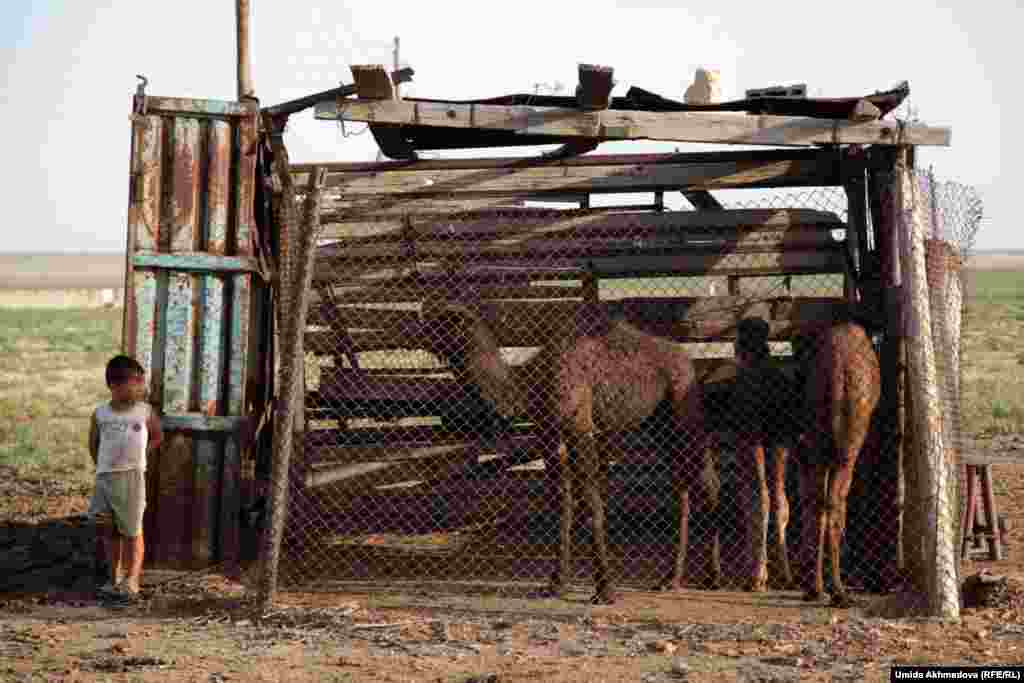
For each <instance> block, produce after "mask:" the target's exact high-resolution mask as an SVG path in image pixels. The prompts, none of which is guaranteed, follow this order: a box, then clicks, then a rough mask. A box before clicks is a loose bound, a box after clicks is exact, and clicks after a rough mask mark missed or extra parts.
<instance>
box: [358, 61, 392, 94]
mask: <svg viewBox="0 0 1024 683" xmlns="http://www.w3.org/2000/svg"><path fill="white" fill-rule="evenodd" d="M352 78H353V79H355V86H356V94H357V95H358V96H359V98H360V99H383V100H390V99H394V98H395V86H394V83H392V81H391V76H390V75H389V74H388V72H387V69H385V68H384V66H383V65H381V64H353V65H352Z"/></svg>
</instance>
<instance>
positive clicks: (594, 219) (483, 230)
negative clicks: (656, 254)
mask: <svg viewBox="0 0 1024 683" xmlns="http://www.w3.org/2000/svg"><path fill="white" fill-rule="evenodd" d="M333 216H334V217H335V218H336V219H339V220H338V221H337V222H336V223H334V224H333V225H334V226H335V227H334V228H333V231H332V234H333V236H334V237H337V238H338V239H339V241H338V242H336V243H334V244H332V245H328V246H325V247H321V249H322V250H325V251H326V252H330V251H335V250H342V249H349V248H354V247H359V246H369V245H372V244H377V245H380V244H387V243H389V242H401V243H402V244H403V245H406V246H411V244H410V240H412V242H414V243H415V244H416V245H417V248H418V247H419V246H420V245H421V244H422V243H424V242H430V241H433V240H438V239H441V240H444V241H445V242H449V243H456V242H461V241H464V240H471V241H479V240H486V239H491V240H500V241H501V243H502V244H511V243H512V242H513V241H518V240H533V241H536V240H540V239H552V240H556V239H567V238H583V237H586V236H588V235H592V236H594V237H598V236H599V237H604V238H610V237H616V236H617V237H624V238H641V237H645V236H646V237H654V236H659V235H660V236H672V237H675V238H678V239H690V238H692V239H695V240H706V239H711V238H721V239H729V238H733V237H735V236H736V235H737V233H739V234H751V233H756V232H763V233H771V232H775V233H796V232H808V231H809V232H817V233H823V234H826V235H827V234H828V233H829V232H831V231H835V230H845V229H846V224H845V223H844V222H843V221H842V220H840V218H839V216H837V215H836V214H834V213H832V212H831V211H817V210H814V209H728V210H726V209H718V210H705V211H631V210H623V209H621V208H618V207H616V208H607V207H595V208H588V209H541V208H526V207H524V208H521V209H513V208H509V209H495V210H484V211H478V212H470V213H460V214H455V215H450V214H449V215H445V214H441V215H436V214H424V215H417V214H405V215H399V216H394V215H387V214H384V215H373V216H369V217H364V216H350V215H348V214H346V213H344V212H334V214H333ZM340 219H344V220H340ZM346 232H347V233H349V234H350V235H351V236H347V235H345V233H346Z"/></svg>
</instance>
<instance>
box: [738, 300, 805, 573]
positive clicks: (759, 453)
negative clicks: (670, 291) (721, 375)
mask: <svg viewBox="0 0 1024 683" xmlns="http://www.w3.org/2000/svg"><path fill="white" fill-rule="evenodd" d="M768 334H769V327H768V323H767V322H765V321H764V320H762V319H760V318H744V319H743V320H741V321H740V324H739V326H738V330H737V339H736V346H735V348H736V366H737V367H736V383H735V385H734V389H733V396H734V400H733V409H734V410H735V411H736V414H735V415H734V417H733V419H734V421H735V422H736V423H737V426H738V427H739V430H738V431H739V434H738V438H737V452H738V453H739V456H740V457H739V464H740V467H741V468H742V470H741V472H742V474H741V476H742V478H743V479H744V480H745V483H746V484H749V485H750V486H751V487H753V491H751V490H750V489H749V488H747V487H743V488H741V489H740V495H741V496H742V500H741V508H742V509H743V510H744V512H745V513H746V515H747V519H746V527H747V529H746V530H747V534H748V549H749V552H750V555H749V560H750V562H751V564H750V573H749V575H748V579H747V583H746V588H747V590H750V591H754V592H760V591H764V590H766V589H767V588H768V519H769V514H770V512H774V513H775V515H774V519H775V526H774V529H773V532H774V534H773V539H772V540H773V544H772V548H773V549H774V550H775V555H776V562H777V566H778V568H779V570H780V573H781V575H782V576H781V579H780V581H779V583H780V584H781V586H780V587H783V588H788V587H790V586H791V585H792V584H793V572H792V569H791V568H790V563H789V548H788V545H787V542H786V529H787V527H788V525H789V500H788V498H787V496H786V464H787V460H788V458H789V452H790V450H791V449H792V448H794V447H795V446H796V443H797V439H798V438H799V437H800V436H801V434H802V433H803V431H804V429H803V428H802V426H801V425H800V423H799V415H800V413H801V411H800V405H801V403H802V401H801V397H800V392H799V388H798V383H797V381H796V380H794V379H793V378H792V377H790V376H789V375H787V374H786V373H785V372H783V371H782V370H781V369H780V368H778V367H777V366H775V365H773V364H772V361H771V359H770V358H771V352H770V349H769V348H768ZM766 451H768V452H770V454H771V457H770V458H768V457H766ZM750 493H753V494H754V495H753V500H750V499H749V498H750Z"/></svg>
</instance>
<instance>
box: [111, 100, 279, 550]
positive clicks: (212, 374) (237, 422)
mask: <svg viewBox="0 0 1024 683" xmlns="http://www.w3.org/2000/svg"><path fill="white" fill-rule="evenodd" d="M133 110H134V115H133V117H132V119H133V123H132V167H131V191H130V208H129V213H128V264H127V271H128V272H127V273H126V302H125V306H126V313H125V333H124V339H123V347H124V351H125V353H128V354H130V355H133V356H135V357H136V358H137V359H138V360H139V362H140V363H141V364H142V365H143V366H144V367H145V368H146V372H147V378H148V381H149V388H150V400H151V401H153V402H154V403H155V404H157V405H158V406H159V407H160V409H161V412H162V415H163V425H164V430H165V432H166V435H167V438H166V440H165V442H164V443H165V445H164V446H163V447H162V448H161V450H160V453H159V454H157V455H155V456H154V457H153V458H152V462H151V463H150V466H149V491H150V500H149V505H148V508H147V515H146V533H147V536H148V538H147V546H148V550H147V555H148V557H149V558H150V559H151V560H152V561H153V562H155V563H157V564H162V565H170V566H202V565H205V564H209V563H210V562H214V561H219V560H229V561H230V560H233V559H235V558H237V555H238V536H239V534H238V528H237V526H238V511H239V505H240V500H239V496H240V492H241V491H242V490H243V487H242V486H241V482H240V477H241V476H242V475H241V473H242V467H241V459H242V457H243V455H244V454H243V453H242V452H241V447H242V445H241V444H240V443H239V441H238V435H239V433H240V432H241V430H242V428H243V427H244V425H245V419H244V418H245V417H246V416H245V415H244V410H245V408H246V399H247V396H249V395H250V394H251V393H253V392H256V391H257V387H256V386H254V385H256V384H260V383H262V382H264V381H266V378H265V377H263V376H262V366H263V365H264V364H262V363H260V362H258V361H257V359H256V358H255V357H254V352H255V349H254V346H255V345H254V344H253V321H252V320H251V318H250V313H251V311H253V310H257V306H256V304H258V303H259V301H258V300H261V299H262V298H265V297H267V296H269V294H268V287H267V285H266V283H265V282H264V281H263V279H262V277H261V276H260V274H259V273H260V268H259V264H258V261H257V259H256V258H255V250H254V247H253V245H254V239H253V237H254V231H255V225H254V221H253V197H254V183H255V172H256V157H255V155H256V135H257V129H256V125H257V117H258V107H257V105H256V104H255V103H253V104H251V105H250V104H248V103H237V102H218V101H213V100H190V99H183V98H163V97H138V96H137V97H136V98H135V101H134V106H133Z"/></svg>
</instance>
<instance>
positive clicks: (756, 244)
mask: <svg viewBox="0 0 1024 683" xmlns="http://www.w3.org/2000/svg"><path fill="white" fill-rule="evenodd" d="M459 237H461V236H459ZM474 237H478V236H474ZM482 237H483V236H482V235H481V236H479V238H482ZM840 246H841V244H840V243H839V242H837V241H836V240H835V239H834V238H833V237H832V236H831V235H829V234H828V233H822V232H821V231H819V230H813V229H811V230H788V231H776V232H742V231H739V230H728V231H725V230H723V231H721V232H718V233H715V234H713V235H709V234H708V233H704V232H698V231H692V232H677V233H675V234H664V233H660V234H659V233H654V232H653V231H642V230H640V229H637V230H636V233H635V234H632V235H622V236H604V235H601V236H587V237H584V238H579V239H571V238H569V239H567V238H565V237H563V236H561V235H558V236H554V235H549V236H543V237H535V238H531V236H530V235H528V234H527V235H524V236H523V237H521V238H517V239H513V238H511V237H507V238H504V239H500V240H494V241H491V242H486V243H484V242H480V241H472V240H462V239H452V240H449V241H424V240H417V241H415V242H413V243H402V242H391V243H390V244H374V245H367V246H350V245H331V246H327V247H321V248H320V249H319V250H318V251H317V263H318V266H319V267H325V268H332V267H347V266H349V264H350V263H356V264H359V265H366V264H369V263H372V264H373V265H374V266H379V265H383V264H386V263H405V262H408V260H409V258H410V250H412V251H413V253H414V254H415V258H418V259H448V260H459V261H462V260H465V261H473V260H503V261H505V260H510V259H514V260H519V259H524V258H525V259H534V258H540V259H544V258H548V257H551V258H588V259H589V258H599V257H603V256H604V257H614V256H616V255H617V254H620V253H628V254H630V255H632V256H634V257H635V256H637V255H641V254H651V255H662V254H670V253H678V252H683V253H684V254H687V255H688V254H689V253H691V252H700V251H704V252H713V253H714V254H719V253H722V252H726V251H728V252H731V253H735V254H740V253H751V254H753V253H764V252H776V251H789V250H798V249H807V250H818V249H836V248H839V247H840Z"/></svg>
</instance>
